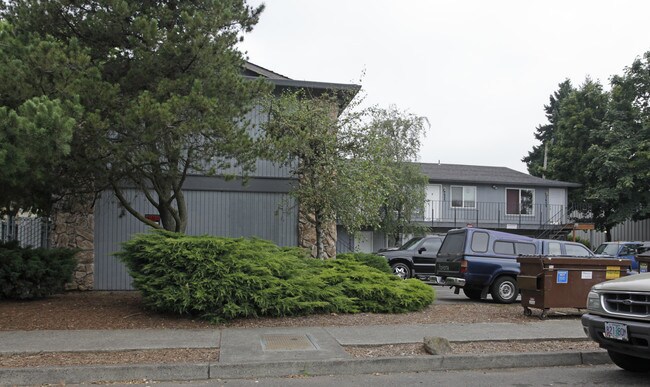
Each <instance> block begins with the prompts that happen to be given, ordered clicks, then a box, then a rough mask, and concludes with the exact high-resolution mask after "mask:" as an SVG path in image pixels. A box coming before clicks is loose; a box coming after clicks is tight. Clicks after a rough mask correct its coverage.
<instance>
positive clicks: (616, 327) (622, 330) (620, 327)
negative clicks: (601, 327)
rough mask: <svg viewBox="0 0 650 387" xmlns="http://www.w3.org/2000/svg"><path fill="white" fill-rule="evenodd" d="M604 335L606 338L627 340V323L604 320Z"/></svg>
mask: <svg viewBox="0 0 650 387" xmlns="http://www.w3.org/2000/svg"><path fill="white" fill-rule="evenodd" d="M604 336H605V337H606V338H608V339H614V340H621V341H628V338H627V325H625V324H619V323H612V322H606V323H605V333H604Z"/></svg>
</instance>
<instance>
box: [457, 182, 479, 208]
mask: <svg viewBox="0 0 650 387" xmlns="http://www.w3.org/2000/svg"><path fill="white" fill-rule="evenodd" d="M451 206H452V207H457V208H475V207H476V187H460V186H453V185H452V186H451Z"/></svg>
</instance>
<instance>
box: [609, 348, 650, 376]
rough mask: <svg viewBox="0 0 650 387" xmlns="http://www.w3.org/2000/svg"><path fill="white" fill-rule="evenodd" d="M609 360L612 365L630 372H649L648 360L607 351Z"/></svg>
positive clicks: (649, 361)
mask: <svg viewBox="0 0 650 387" xmlns="http://www.w3.org/2000/svg"><path fill="white" fill-rule="evenodd" d="M607 353H608V354H609V358H610V359H612V361H613V362H614V364H616V365H617V366H619V367H621V368H623V369H624V370H626V371H630V372H650V368H648V364H649V363H650V360H648V359H643V358H641V357H635V356H630V355H626V354H624V353H620V352H614V351H610V350H608V351H607Z"/></svg>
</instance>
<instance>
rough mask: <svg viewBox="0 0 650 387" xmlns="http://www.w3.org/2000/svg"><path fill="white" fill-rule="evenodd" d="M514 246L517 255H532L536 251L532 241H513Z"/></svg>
mask: <svg viewBox="0 0 650 387" xmlns="http://www.w3.org/2000/svg"><path fill="white" fill-rule="evenodd" d="M515 248H516V249H517V254H518V255H533V254H535V253H536V251H537V248H535V245H534V244H532V243H523V242H517V243H515Z"/></svg>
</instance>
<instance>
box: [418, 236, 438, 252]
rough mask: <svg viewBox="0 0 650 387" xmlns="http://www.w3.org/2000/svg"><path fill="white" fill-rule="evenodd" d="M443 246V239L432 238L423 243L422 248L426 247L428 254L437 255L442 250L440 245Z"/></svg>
mask: <svg viewBox="0 0 650 387" xmlns="http://www.w3.org/2000/svg"><path fill="white" fill-rule="evenodd" d="M441 244H442V239H438V238H431V239H427V240H425V241H424V243H422V247H424V248H425V249H426V250H425V251H426V252H427V254H435V253H437V252H438V250H440V245H441Z"/></svg>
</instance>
